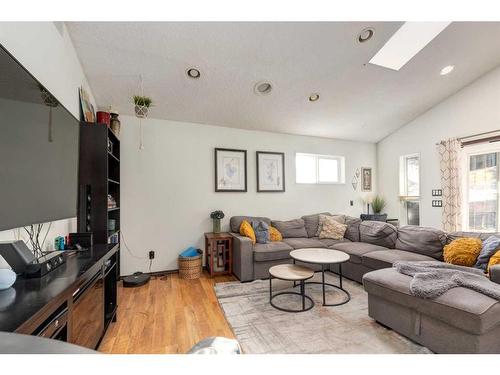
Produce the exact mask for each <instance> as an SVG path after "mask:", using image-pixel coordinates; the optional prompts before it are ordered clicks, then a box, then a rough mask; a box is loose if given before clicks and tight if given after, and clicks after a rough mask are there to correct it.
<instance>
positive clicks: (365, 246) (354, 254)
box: [330, 242, 387, 264]
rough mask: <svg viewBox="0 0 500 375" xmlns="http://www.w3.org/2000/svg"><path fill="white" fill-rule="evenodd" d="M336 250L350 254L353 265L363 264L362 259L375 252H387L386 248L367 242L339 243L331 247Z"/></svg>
mask: <svg viewBox="0 0 500 375" xmlns="http://www.w3.org/2000/svg"><path fill="white" fill-rule="evenodd" d="M330 248H331V249H334V250H340V251H343V252H344V253H347V254H349V256H350V257H351V259H350V260H349V261H350V262H351V263H356V264H361V257H362V256H363V255H364V254H366V253H370V252H373V251H381V250H387V248H386V247H382V246H377V245H372V244H370V243H365V242H344V243H338V244H335V245H333V246H331V247H330Z"/></svg>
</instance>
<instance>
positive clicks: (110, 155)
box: [78, 122, 120, 278]
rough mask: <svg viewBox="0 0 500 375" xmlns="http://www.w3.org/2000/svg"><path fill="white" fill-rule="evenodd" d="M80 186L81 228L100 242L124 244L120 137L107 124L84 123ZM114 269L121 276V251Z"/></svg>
mask: <svg viewBox="0 0 500 375" xmlns="http://www.w3.org/2000/svg"><path fill="white" fill-rule="evenodd" d="M79 189H80V191H79V205H78V231H79V232H92V233H93V239H94V243H96V244H118V245H120V140H119V139H118V137H117V136H116V135H115V134H114V133H113V131H112V130H111V129H110V128H109V127H107V126H106V125H105V124H95V123H87V122H81V123H80V168H79ZM108 196H112V197H113V198H114V201H115V202H116V206H109V205H108ZM110 220H114V221H115V227H114V228H110V225H109V223H110ZM114 273H116V277H117V278H118V277H119V276H120V261H119V252H117V259H116V269H115V270H114Z"/></svg>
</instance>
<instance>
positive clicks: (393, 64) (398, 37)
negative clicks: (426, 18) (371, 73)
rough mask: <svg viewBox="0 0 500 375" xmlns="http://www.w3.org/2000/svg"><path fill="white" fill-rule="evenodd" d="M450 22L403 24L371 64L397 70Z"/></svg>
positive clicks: (373, 58)
mask: <svg viewBox="0 0 500 375" xmlns="http://www.w3.org/2000/svg"><path fill="white" fill-rule="evenodd" d="M450 23H451V22H405V23H404V24H403V26H401V27H400V28H399V30H398V31H396V32H395V33H394V35H393V36H391V38H390V39H389V40H388V41H387V43H385V44H384V46H383V47H382V48H381V49H380V50H379V51H378V52H377V54H376V55H375V56H373V57H372V59H371V60H370V63H371V64H375V65H380V66H383V67H385V68H389V69H393V70H399V69H401V68H402V67H403V66H404V65H405V64H406V63H407V62H408V61H410V60H411V59H412V58H413V57H414V56H415V55H416V54H417V53H419V52H420V51H421V50H422V49H423V48H424V47H425V46H426V45H427V44H429V43H430V42H431V41H432V40H433V39H434V38H435V37H436V36H438V35H439V33H441V32H442V31H443V30H444V29H445V28H446V27H447V26H448V25H449V24H450Z"/></svg>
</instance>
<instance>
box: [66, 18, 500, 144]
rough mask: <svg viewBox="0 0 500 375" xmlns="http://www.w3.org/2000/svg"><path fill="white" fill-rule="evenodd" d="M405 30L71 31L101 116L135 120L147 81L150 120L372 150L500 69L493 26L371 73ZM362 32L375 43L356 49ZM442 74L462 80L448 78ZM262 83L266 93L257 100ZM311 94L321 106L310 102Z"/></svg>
mask: <svg viewBox="0 0 500 375" xmlns="http://www.w3.org/2000/svg"><path fill="white" fill-rule="evenodd" d="M402 24H403V23H402V22H318V23H312V22H300V23H299V22H250V23H231V22H220V23H219V22H200V23H190V22H186V23H183V22H148V23H140V22H69V23H68V24H67V25H68V29H69V32H70V34H71V38H72V40H73V43H74V45H75V48H76V50H77V53H78V55H79V58H80V61H81V63H82V65H83V69H84V71H85V73H86V75H87V78H88V80H89V82H90V85H91V87H92V90H93V93H94V96H95V98H96V100H97V102H98V104H99V105H100V106H109V105H112V106H113V108H116V109H117V110H118V111H119V112H120V113H122V114H133V112H134V109H133V105H132V96H133V95H134V94H140V93H141V90H142V89H141V79H140V77H141V76H142V87H143V91H144V94H145V95H147V96H150V97H152V98H153V100H154V107H153V108H152V109H151V111H150V117H154V118H160V119H169V120H177V121H187V122H195V123H204V124H211V125H220V126H227V127H234V128H243V129H254V130H264V131H271V132H279V133H289V134H300V135H311V136H320V137H329V138H342V139H352V140H361V141H371V142H376V141H379V140H380V139H382V138H384V137H385V136H387V135H388V134H390V133H391V132H393V131H395V130H396V129H398V128H399V127H401V126H403V125H404V124H406V123H408V122H409V121H411V120H412V119H414V118H415V117H417V116H418V115H420V114H422V113H423V112H425V111H426V110H428V109H429V108H431V107H433V106H434V105H436V104H437V103H439V102H440V101H442V100H443V99H445V98H446V97H448V96H449V95H451V94H453V93H454V92H456V91H458V90H459V89H461V88H463V87H464V86H466V85H468V84H469V83H471V82H472V81H474V80H475V79H477V78H479V77H480V76H482V75H483V74H485V73H487V72H488V71H490V70H491V69H493V68H494V67H496V66H498V65H499V64H500V48H498V45H497V41H498V40H500V23H497V22H492V23H487V22H454V23H452V24H451V25H450V26H448V27H447V28H446V29H445V30H444V31H443V32H442V33H441V34H439V35H438V36H437V37H436V38H435V39H434V40H432V41H431V43H429V44H428V45H427V46H426V47H425V48H424V49H423V50H422V51H420V52H419V53H418V54H417V55H416V56H415V57H414V58H413V59H411V60H410V61H409V62H408V63H407V64H406V65H405V66H404V67H403V68H402V69H401V70H399V71H393V70H390V69H386V68H383V67H379V66H375V65H371V64H368V62H369V60H370V59H371V58H372V57H373V55H375V53H376V52H377V51H378V50H379V49H380V48H381V47H382V46H383V45H384V44H385V43H386V41H387V40H388V39H389V38H390V37H391V36H392V35H393V34H394V33H395V32H396V31H397V30H398V29H399V27H400V26H401V25H402ZM366 27H373V28H374V29H375V33H374V36H373V37H372V38H371V39H370V40H369V41H367V42H365V43H359V41H358V34H359V33H360V31H361V30H363V29H364V28H366ZM446 65H455V70H454V71H453V72H452V73H450V74H448V75H445V76H441V75H440V71H441V68H443V67H444V66H446ZM190 67H196V68H197V69H199V70H200V72H201V77H200V78H199V79H192V78H189V77H188V76H187V75H186V70H187V69H188V68H190ZM260 81H269V82H271V83H272V86H273V89H272V91H271V93H270V94H268V95H256V94H255V92H254V86H255V84H256V83H257V82H260ZM312 93H319V94H320V99H319V100H318V101H316V102H310V101H309V100H308V98H309V95H310V94H312Z"/></svg>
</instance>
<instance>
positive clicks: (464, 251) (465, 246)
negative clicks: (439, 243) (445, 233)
mask: <svg viewBox="0 0 500 375" xmlns="http://www.w3.org/2000/svg"><path fill="white" fill-rule="evenodd" d="M482 245H483V242H482V241H481V240H480V239H479V238H467V237H465V238H458V239H456V240H454V241H451V243H450V244H448V245H446V246H445V247H444V252H443V256H444V261H445V262H446V263H451V264H456V265H458V266H467V267H472V266H473V265H474V264H476V261H477V257H478V256H479V253H480V252H481V248H482Z"/></svg>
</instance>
